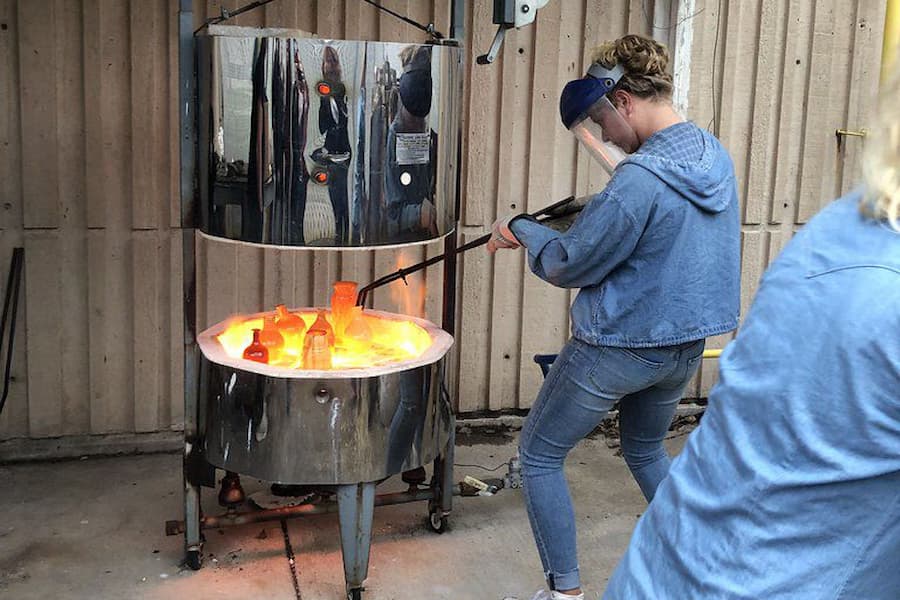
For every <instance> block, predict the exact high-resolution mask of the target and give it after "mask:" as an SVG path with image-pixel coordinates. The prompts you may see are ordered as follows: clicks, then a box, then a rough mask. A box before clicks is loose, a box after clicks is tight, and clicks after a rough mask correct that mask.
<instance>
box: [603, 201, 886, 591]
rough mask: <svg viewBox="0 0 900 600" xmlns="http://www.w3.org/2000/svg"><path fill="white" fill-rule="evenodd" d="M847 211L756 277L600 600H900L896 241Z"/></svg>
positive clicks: (823, 222) (826, 215)
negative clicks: (701, 410) (695, 422)
mask: <svg viewBox="0 0 900 600" xmlns="http://www.w3.org/2000/svg"><path fill="white" fill-rule="evenodd" d="M858 205H859V194H852V195H850V196H849V197H847V198H844V199H842V200H839V201H837V202H835V203H833V204H831V205H830V206H829V207H828V208H826V209H825V210H823V211H822V212H821V213H820V214H819V215H818V216H816V217H815V218H814V219H812V220H811V221H810V222H809V224H808V225H806V227H804V228H803V229H802V230H800V232H799V233H798V234H797V235H796V236H794V239H793V240H791V242H790V243H789V244H788V245H787V247H786V248H785V249H784V251H783V252H782V253H781V255H780V256H779V257H778V259H777V260H776V261H775V262H774V263H773V264H772V266H771V267H770V268H769V270H768V271H767V272H766V274H765V276H764V277H763V279H762V283H761V284H760V288H759V292H758V293H757V295H756V298H755V299H754V301H753V306H752V307H751V308H750V312H749V314H748V315H747V318H746V319H745V321H744V325H743V326H742V327H741V331H740V333H739V334H738V336H737V339H735V341H734V342H733V343H732V344H730V345H729V346H728V349H727V350H726V351H725V352H724V353H723V354H722V358H721V360H720V362H719V374H720V377H719V384H718V385H717V386H716V387H715V388H714V389H713V391H712V393H711V394H710V397H709V407H708V408H707V410H706V414H705V415H704V416H703V421H702V422H701V423H700V426H699V428H698V429H697V430H696V431H694V432H693V433H692V434H691V436H690V438H689V439H688V442H687V444H686V445H685V447H684V450H683V451H682V453H681V454H680V455H679V456H678V457H677V458H676V459H675V461H674V463H673V464H672V468H671V470H670V471H669V474H668V476H667V477H666V479H665V480H664V481H663V482H662V484H661V485H660V486H659V488H658V489H657V491H656V496H655V497H654V499H653V502H651V503H650V507H649V508H648V510H647V511H646V512H645V513H644V515H643V516H642V517H641V520H640V521H639V522H638V524H637V528H636V529H635V532H634V535H633V536H632V538H631V545H630V546H629V548H628V551H627V552H626V554H625V556H624V557H623V558H622V560H621V562H620V563H619V566H618V568H617V569H616V571H615V573H614V575H613V577H612V578H611V579H610V580H609V586H608V588H607V590H606V595H605V596H604V598H609V599H610V600H618V599H620V598H734V599H738V598H746V599H756V598H766V599H769V600H782V599H783V600H792V599H794V598H804V599H805V598H830V599H834V600H838V599H847V600H851V599H853V600H857V599H860V600H861V599H862V598H865V599H866V600H896V599H897V598H900V234H898V233H897V232H895V231H892V230H890V229H889V228H888V227H887V225H886V224H885V223H880V222H875V221H872V220H869V219H866V218H864V217H862V216H861V215H860V213H859V209H858Z"/></svg>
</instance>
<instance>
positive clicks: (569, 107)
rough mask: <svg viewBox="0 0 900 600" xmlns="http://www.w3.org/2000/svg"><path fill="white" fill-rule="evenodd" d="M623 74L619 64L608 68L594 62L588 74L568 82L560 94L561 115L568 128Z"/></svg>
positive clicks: (610, 88) (612, 86) (614, 84)
mask: <svg viewBox="0 0 900 600" xmlns="http://www.w3.org/2000/svg"><path fill="white" fill-rule="evenodd" d="M622 75H623V71H622V67H620V66H619V65H616V66H614V67H613V68H612V69H607V68H605V67H603V66H602V65H601V64H600V63H594V64H592V65H591V67H590V69H588V72H587V75H585V76H584V77H582V78H581V79H574V80H572V81H570V82H569V83H567V84H566V87H564V88H563V91H562V93H561V94H560V95H559V117H560V119H562V123H563V125H565V126H566V129H571V128H572V127H573V126H574V125H575V124H576V122H577V121H578V120H579V117H581V116H582V115H584V114H585V113H586V112H587V110H588V109H589V108H590V107H591V106H592V105H593V104H594V102H596V101H597V100H599V99H600V98H602V97H603V96H604V95H606V94H607V93H609V91H610V90H612V89H613V88H614V87H615V86H616V84H617V83H618V82H619V79H621V78H622Z"/></svg>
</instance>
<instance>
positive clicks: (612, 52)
mask: <svg viewBox="0 0 900 600" xmlns="http://www.w3.org/2000/svg"><path fill="white" fill-rule="evenodd" d="M591 62H599V63H600V64H601V65H603V66H604V67H606V68H607V69H612V68H613V67H614V66H616V65H617V64H618V65H621V67H622V69H623V70H624V71H625V74H624V75H623V76H622V78H621V79H620V80H619V83H617V84H616V87H615V88H613V89H616V90H624V91H626V92H629V93H631V94H634V95H635V96H638V97H639V98H651V99H654V100H656V99H665V100H668V99H670V98H671V97H672V88H673V86H672V75H671V73H668V72H667V71H666V69H667V68H668V66H669V51H668V50H667V49H666V47H665V46H663V45H662V44H660V43H659V42H657V41H656V40H653V39H651V38H647V37H644V36H641V35H636V34H629V35H626V36H624V37H620V38H619V39H617V40H614V41H611V42H604V43H603V44H601V45H600V46H598V47H597V48H595V49H594V51H593V52H592V53H591Z"/></svg>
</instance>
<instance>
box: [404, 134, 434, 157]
mask: <svg viewBox="0 0 900 600" xmlns="http://www.w3.org/2000/svg"><path fill="white" fill-rule="evenodd" d="M430 146H431V134H430V133H398V134H397V164H398V165H427V164H428V156H429V151H428V150H429V147H430Z"/></svg>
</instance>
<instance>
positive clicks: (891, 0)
mask: <svg viewBox="0 0 900 600" xmlns="http://www.w3.org/2000/svg"><path fill="white" fill-rule="evenodd" d="M898 44H900V0H887V10H886V11H885V13H884V39H883V40H882V44H881V83H884V82H885V80H886V79H887V77H888V75H889V74H890V72H891V67H893V65H894V61H895V60H896V59H897V46H898Z"/></svg>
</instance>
